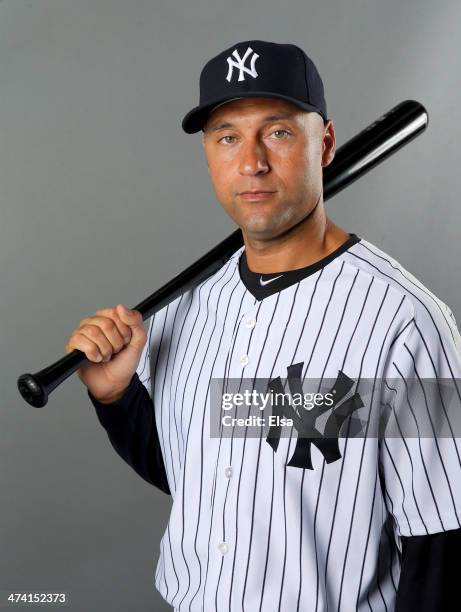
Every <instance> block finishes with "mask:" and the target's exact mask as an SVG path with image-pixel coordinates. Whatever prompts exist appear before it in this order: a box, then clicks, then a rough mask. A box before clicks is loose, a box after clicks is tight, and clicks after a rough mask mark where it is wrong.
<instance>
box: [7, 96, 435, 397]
mask: <svg viewBox="0 0 461 612" xmlns="http://www.w3.org/2000/svg"><path fill="white" fill-rule="evenodd" d="M427 125H428V113H427V111H426V109H425V108H424V106H423V105H422V104H420V103H419V102H416V101H415V100H405V101H404V102H401V103H400V104H397V106H395V107H394V108H392V109H391V110H390V111H389V112H388V113H386V114H385V115H382V116H381V117H379V119H377V120H376V121H375V122H374V123H372V124H371V125H369V126H368V127H367V128H365V129H364V130H362V131H361V132H360V133H359V134H357V135H356V136H354V137H353V138H352V139H351V140H348V141H347V142H346V143H345V144H344V145H343V146H342V147H339V148H338V149H337V151H336V154H335V157H334V159H333V161H332V162H331V164H330V165H329V166H327V167H326V168H324V170H323V197H324V200H327V199H329V198H331V197H333V196H334V195H336V194H337V193H338V192H339V191H341V190H342V189H344V188H345V187H347V186H348V185H350V184H351V183H353V182H354V181H356V180H357V179H358V178H360V177H361V176H363V175H364V174H365V173H366V172H368V171H369V170H371V169H372V168H374V167H375V166H376V165H377V164H379V163H380V162H382V161H384V160H385V159H386V158H387V157H389V156H390V155H392V154H393V153H395V152H396V151H397V150H398V149H400V148H401V147H403V146H404V145H405V144H407V143H408V142H410V141H411V140H413V138H416V136H418V135H419V134H421V132H423V131H424V130H425V129H426V127H427ZM242 245H243V236H242V232H241V230H240V229H238V230H236V231H235V232H233V233H232V234H231V235H229V236H228V237H227V238H225V239H224V240H223V241H222V242H220V243H219V244H217V245H216V246H215V247H213V248H212V249H211V250H210V251H208V252H207V253H205V255H203V256H202V257H200V259H198V260H197V261H195V262H194V263H193V264H192V265H190V266H189V267H188V268H186V269H185V270H183V271H182V272H180V273H179V274H178V275H176V276H174V277H173V278H172V279H171V280H170V281H168V282H167V283H166V284H165V285H163V287H161V288H160V289H158V290H157V291H155V292H154V293H152V295H150V296H148V297H147V298H146V299H144V300H143V301H142V302H140V303H139V304H137V305H136V306H134V307H133V310H138V311H139V312H140V313H141V315H142V318H143V320H144V321H145V320H146V319H147V318H149V317H150V316H151V315H152V314H154V313H155V312H157V311H158V310H160V309H161V308H163V307H164V306H166V305H167V304H168V303H169V302H172V301H173V300H174V299H176V298H177V297H178V296H180V295H181V294H182V293H184V292H186V291H187V290H189V289H190V288H191V287H193V286H194V285H196V284H198V283H200V282H201V281H202V280H204V279H205V278H207V277H208V276H210V275H211V274H214V272H216V271H217V270H219V268H220V267H221V266H223V265H224V264H225V263H226V261H228V259H229V258H230V256H231V255H232V254H233V253H234V252H235V251H236V250H237V249H238V248H240V247H241V246H242ZM87 362H88V359H87V358H86V355H85V353H83V352H82V351H79V350H78V349H74V350H73V351H71V352H70V353H68V354H67V355H65V356H64V357H62V358H61V359H59V360H58V361H56V362H55V363H53V364H51V365H50V366H48V367H46V368H44V369H43V370H40V371H39V372H36V373H35V374H22V375H21V376H20V377H19V378H18V380H17V385H18V390H19V392H20V394H21V395H22V397H23V398H24V399H25V400H26V402H28V403H29V404H30V405H31V406H34V407H36V408H42V407H43V406H45V404H46V403H47V401H48V396H49V394H50V393H51V392H52V391H53V390H54V389H55V388H56V387H57V386H58V385H60V384H61V383H62V382H63V381H64V380H65V379H66V378H68V377H69V376H70V375H71V374H73V373H74V372H75V371H76V370H78V369H79V368H80V367H81V366H82V365H84V364H85V363H87Z"/></svg>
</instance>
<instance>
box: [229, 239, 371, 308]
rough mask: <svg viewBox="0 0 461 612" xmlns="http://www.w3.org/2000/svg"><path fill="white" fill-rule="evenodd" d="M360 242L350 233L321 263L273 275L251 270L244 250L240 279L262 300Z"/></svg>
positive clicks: (241, 257) (240, 259) (241, 256)
mask: <svg viewBox="0 0 461 612" xmlns="http://www.w3.org/2000/svg"><path fill="white" fill-rule="evenodd" d="M360 240H361V238H360V237H359V236H357V235H356V234H353V233H349V238H348V239H347V240H346V242H343V244H341V245H340V246H339V247H338V248H337V249H335V250H334V251H332V252H331V253H330V254H329V255H327V256H326V257H323V258H322V259H319V261H316V262H315V263H313V264H310V265H309V266H305V267H304V268H298V269H296V270H286V271H285V272H272V273H270V272H267V273H265V274H261V273H260V272H253V271H252V270H250V268H249V267H248V262H247V258H246V253H245V248H244V249H243V251H242V253H241V255H240V257H239V262H238V265H239V273H240V278H241V280H242V282H243V284H244V285H245V287H246V288H247V289H248V291H250V293H252V294H253V295H254V297H255V298H256V299H258V300H262V299H264V298H265V297H268V296H269V295H272V294H273V293H277V292H278V291H281V290H282V289H286V288H287V287H289V286H290V285H293V284H294V283H298V282H299V281H300V280H302V279H303V278H306V276H310V275H311V274H314V272H317V270H320V269H321V268H323V267H325V266H326V265H327V264H329V263H330V262H331V261H333V260H334V259H335V258H336V257H338V255H341V253H344V251H347V249H349V248H350V247H351V246H352V245H354V244H356V243H357V242H360ZM271 279H273V280H271ZM261 283H263V284H261Z"/></svg>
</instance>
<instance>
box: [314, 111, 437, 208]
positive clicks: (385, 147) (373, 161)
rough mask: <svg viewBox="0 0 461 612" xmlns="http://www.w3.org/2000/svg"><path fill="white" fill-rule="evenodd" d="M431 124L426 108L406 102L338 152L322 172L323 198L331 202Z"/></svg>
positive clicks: (349, 141)
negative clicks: (336, 195)
mask: <svg viewBox="0 0 461 612" xmlns="http://www.w3.org/2000/svg"><path fill="white" fill-rule="evenodd" d="M428 123H429V115H428V112H427V110H426V109H425V108H424V106H423V105H422V104H421V103H420V102H417V101H416V100H404V101H403V102H400V104H397V106H394V107H393V108H391V110H390V111H389V112H387V113H385V114H384V115H382V116H381V117H379V118H378V119H377V120H376V121H374V122H373V123H371V124H370V125H369V126H368V127H367V128H365V129H364V130H362V131H361V132H359V133H358V134H357V135H356V136H354V137H353V138H351V139H350V140H348V141H347V143H346V144H344V145H343V146H342V147H339V148H338V149H337V150H336V154H335V157H334V160H333V162H332V163H331V164H330V165H329V166H327V167H326V168H324V170H323V182H324V188H323V197H324V200H328V199H329V198H331V197H333V196H334V195H335V194H336V193H338V191H341V190H342V189H344V187H346V186H348V185H350V184H351V183H353V182H354V181H356V180H357V179H358V178H360V177H361V176H363V175H364V174H365V173H366V172H368V171H369V170H371V169H372V168H374V167H375V166H376V165H377V164H379V163H381V162H383V161H384V160H385V159H387V158H388V157H390V156H391V155H393V154H394V153H395V152H396V151H397V150H398V149H400V148H401V147H403V146H404V145H406V144H408V143H409V142H410V141H411V140H413V139H414V138H416V137H417V136H419V134H421V132H423V131H424V130H425V129H426V128H427V126H428Z"/></svg>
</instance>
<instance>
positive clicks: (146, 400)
mask: <svg viewBox="0 0 461 612" xmlns="http://www.w3.org/2000/svg"><path fill="white" fill-rule="evenodd" d="M87 393H88V396H89V398H90V400H91V402H92V404H93V406H94V407H95V410H96V414H97V417H98V420H99V422H100V423H101V425H102V426H103V427H104V429H105V430H106V433H107V435H108V437H109V440H110V442H111V444H112V446H113V448H114V449H115V451H116V452H117V453H118V455H120V457H122V459H123V460H124V461H126V463H128V464H129V465H130V466H131V467H132V468H133V469H134V470H135V471H136V473H137V474H139V475H140V476H141V477H142V478H144V480H146V481H147V482H149V483H151V484H153V485H154V486H156V487H158V488H159V489H161V490H162V491H163V492H165V493H167V494H170V489H169V486H168V481H167V477H166V471H165V466H164V463H163V457H162V452H161V447H160V441H159V437H158V432H157V426H156V422H155V411H154V405H153V402H152V399H151V398H150V396H149V393H148V392H147V389H146V388H145V386H144V385H143V383H142V382H141V381H140V380H139V377H138V375H137V373H136V372H135V374H134V375H133V377H132V379H131V381H130V384H129V386H128V388H127V389H126V390H125V392H124V394H123V395H122V396H121V397H120V398H119V399H118V400H117V401H113V402H111V403H103V402H100V401H98V400H96V398H95V397H94V396H93V395H92V394H91V392H90V391H89V390H88V389H87Z"/></svg>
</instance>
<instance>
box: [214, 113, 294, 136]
mask: <svg viewBox="0 0 461 612" xmlns="http://www.w3.org/2000/svg"><path fill="white" fill-rule="evenodd" d="M293 118H294V115H293V114H292V113H288V114H286V113H285V114H283V115H269V116H267V117H264V119H262V123H273V122H274V121H281V120H283V119H291V120H292V119H293ZM233 127H236V126H235V125H234V124H233V123H229V122H228V121H226V122H224V123H217V124H216V125H212V126H211V127H209V128H206V130H204V131H205V132H216V131H217V130H222V129H224V128H233Z"/></svg>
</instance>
